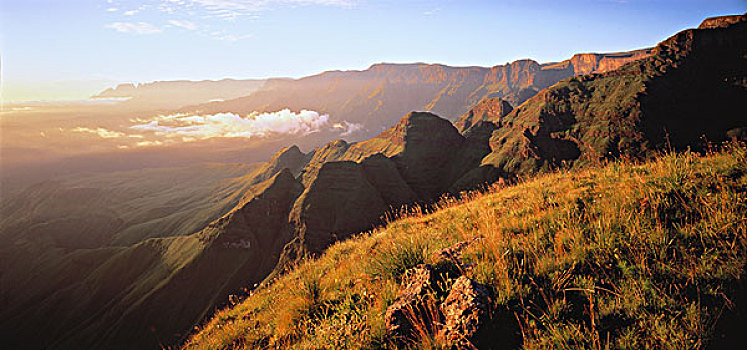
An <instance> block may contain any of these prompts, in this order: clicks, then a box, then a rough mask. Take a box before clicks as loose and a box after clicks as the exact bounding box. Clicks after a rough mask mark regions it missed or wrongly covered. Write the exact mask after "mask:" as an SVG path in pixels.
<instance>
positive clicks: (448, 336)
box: [185, 145, 747, 349]
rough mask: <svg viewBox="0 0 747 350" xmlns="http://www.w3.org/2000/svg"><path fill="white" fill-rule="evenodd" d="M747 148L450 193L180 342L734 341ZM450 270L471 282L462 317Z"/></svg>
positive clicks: (534, 345) (432, 345)
mask: <svg viewBox="0 0 747 350" xmlns="http://www.w3.org/2000/svg"><path fill="white" fill-rule="evenodd" d="M746 157H747V148H745V147H744V145H742V146H733V147H730V148H728V149H727V150H725V151H723V152H721V153H716V154H708V155H706V156H699V155H697V154H693V153H687V152H686V153H682V154H666V155H662V156H659V157H657V158H656V159H653V160H651V161H648V162H645V163H642V164H638V163H635V162H631V161H614V162H612V163H609V164H607V165H606V166H604V167H602V168H599V169H589V170H584V171H560V172H556V173H553V174H549V175H545V176H542V177H539V178H536V179H534V180H530V181H527V182H524V183H520V184H517V185H515V186H509V187H500V186H499V187H493V188H492V189H491V190H490V191H488V192H486V193H474V194H470V195H467V196H466V197H465V198H464V199H462V200H454V199H448V198H447V199H444V200H443V201H442V202H441V204H440V205H439V209H438V210H437V211H436V212H434V213H432V214H421V213H409V214H407V215H405V217H403V218H402V219H398V220H394V221H392V222H390V223H389V224H387V225H386V226H384V227H382V228H380V229H377V230H374V231H372V232H369V233H365V234H362V235H360V236H358V237H357V238H354V239H351V240H349V241H347V242H342V243H338V244H335V245H334V246H332V247H331V248H330V249H329V250H328V251H327V252H326V253H325V254H324V255H323V256H321V257H320V258H318V259H316V260H311V261H307V262H304V263H302V264H301V265H299V266H297V267H295V268H294V269H293V270H292V271H291V272H289V273H288V274H287V275H285V276H283V277H280V278H279V279H277V280H276V281H274V282H272V283H270V284H268V285H266V286H264V287H263V288H261V289H259V290H257V291H256V292H255V293H254V294H253V295H251V296H250V297H248V298H247V299H246V300H244V301H241V302H237V303H236V304H235V305H234V306H232V307H229V308H227V309H225V310H223V311H221V312H219V313H217V314H216V315H215V316H214V317H213V319H212V320H211V321H210V322H209V323H207V324H206V325H204V326H203V327H202V328H201V329H200V331H199V332H198V333H196V334H195V335H194V336H193V337H191V338H190V340H189V341H188V343H187V344H186V345H185V348H187V349H257V348H278V347H279V348H293V349H321V348H364V349H378V348H402V347H405V348H417V349H440V348H448V347H449V346H451V345H455V344H457V345H459V346H461V347H462V348H471V347H472V345H475V346H477V347H479V348H481V349H491V348H493V349H498V348H501V349H506V348H520V347H523V348H524V349H549V348H554V349H568V348H593V349H600V348H604V349H607V348H619V349H642V348H655V349H665V348H671V349H696V348H707V347H708V346H717V347H718V346H721V347H723V346H725V345H727V344H726V343H724V342H723V341H722V340H723V339H722V337H723V336H724V335H730V336H732V337H733V336H735V335H736V336H737V338H731V341H732V342H737V343H735V344H738V339H742V338H739V336H740V335H739V334H736V332H737V331H738V329H739V327H740V325H743V324H744V323H743V322H744V321H745V318H744V317H745V313H744V305H743V304H739V303H737V304H736V306H735V304H734V302H736V300H737V299H738V298H743V297H744V293H745V289H744V288H745V286H744V278H745V270H744V266H745V262H747V236H746V231H745V230H746V229H747V158H746ZM443 249H447V250H443ZM445 252H446V253H445ZM424 271H428V272H429V273H430V274H431V275H430V276H431V278H430V279H426V280H425V282H424V280H422V279H418V278H419V277H418V276H422V274H423V273H424ZM419 283H421V284H419ZM465 283H466V285H467V286H468V287H469V288H467V289H465V287H464V285H465ZM456 285H459V288H460V291H462V292H464V291H465V290H467V293H465V294H463V295H464V296H463V298H464V299H461V304H459V303H457V304H456V305H457V306H459V307H462V309H457V311H459V313H456V316H455V313H454V305H455V304H454V299H455V298H456V299H457V300H458V299H459V296H454V295H452V294H454V293H451V292H450V290H453V289H456V288H457V287H456ZM470 288H471V289H470ZM470 290H471V291H472V294H470V293H469V291H470ZM414 291H416V292H414ZM481 297H482V298H483V299H481ZM470 298H472V299H470ZM740 300H741V299H740ZM470 301H471V303H470ZM480 302H482V303H483V304H481V303H480ZM737 307H739V308H741V309H737ZM739 310H741V314H740V313H739ZM397 312H400V313H401V315H404V316H401V317H400V319H399V321H398V320H397V317H395V316H397ZM737 316H738V317H741V318H738V317H737ZM455 317H456V319H455ZM459 317H464V318H466V320H467V321H463V322H468V323H469V325H467V326H465V325H462V326H461V327H460V324H459V322H460V321H459V319H458V318H459ZM395 321H398V322H399V323H397V322H395ZM455 323H456V325H455ZM460 332H461V333H460ZM741 336H742V337H743V335H741Z"/></svg>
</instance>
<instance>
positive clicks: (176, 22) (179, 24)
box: [169, 19, 197, 30]
mask: <svg viewBox="0 0 747 350" xmlns="http://www.w3.org/2000/svg"><path fill="white" fill-rule="evenodd" d="M169 23H170V24H171V25H173V26H175V27H179V28H184V29H186V30H195V29H197V24H195V23H193V22H190V21H180V20H176V19H172V20H169Z"/></svg>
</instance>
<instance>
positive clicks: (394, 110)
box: [183, 49, 649, 138]
mask: <svg viewBox="0 0 747 350" xmlns="http://www.w3.org/2000/svg"><path fill="white" fill-rule="evenodd" d="M648 54H649V50H647V49H646V50H637V51H631V52H627V53H614V54H579V55H575V56H573V58H572V59H570V60H566V61H563V62H559V63H548V64H539V63H537V62H535V61H532V60H520V61H516V62H512V63H507V64H505V65H498V66H495V67H491V68H484V67H449V66H444V65H437V64H386V63H384V64H376V65H373V66H371V67H370V68H369V69H367V70H363V71H332V72H326V73H322V74H319V75H315V76H311V77H306V78H302V79H298V80H289V79H280V80H276V79H271V80H268V81H267V83H266V84H265V86H264V87H263V88H261V89H260V90H258V91H257V92H255V93H253V94H252V95H250V96H247V97H242V98H238V99H234V100H230V101H225V102H215V103H209V104H202V105H198V106H194V107H187V108H184V109H183V111H185V112H193V111H199V112H201V113H217V112H234V113H239V114H242V115H243V114H247V113H251V112H253V111H277V110H280V109H283V108H290V109H292V110H301V109H310V110H315V111H319V112H320V113H326V114H329V115H330V118H331V120H333V121H337V122H341V121H342V120H346V121H348V122H351V123H356V124H361V125H363V127H364V130H363V131H362V133H361V134H360V135H359V137H362V138H367V137H370V136H373V135H376V134H378V133H379V132H381V131H382V130H384V129H385V128H388V127H389V126H390V125H392V124H393V123H395V122H396V119H394V118H398V117H399V116H401V115H404V114H406V113H407V112H409V111H412V110H425V111H431V112H433V113H435V114H438V115H441V116H444V117H445V118H456V117H457V116H460V115H462V114H463V113H465V112H467V110H468V109H469V108H471V107H472V106H474V105H475V104H476V103H477V102H478V101H480V100H481V99H483V98H484V97H487V96H491V97H500V98H503V99H505V100H507V101H508V102H509V103H511V104H512V105H514V106H518V105H519V104H521V103H522V102H524V101H525V100H526V99H527V98H529V97H531V96H533V95H534V94H536V93H537V91H539V90H542V89H544V88H546V87H548V86H550V85H552V84H554V83H556V82H557V81H559V80H561V79H565V78H568V77H571V76H575V75H578V74H586V73H591V72H603V71H608V70H612V69H615V68H617V67H619V66H621V65H623V64H625V63H627V62H630V61H632V60H637V59H640V58H642V57H646V56H647V55H648Z"/></svg>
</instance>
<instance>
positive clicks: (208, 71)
mask: <svg viewBox="0 0 747 350" xmlns="http://www.w3.org/2000/svg"><path fill="white" fill-rule="evenodd" d="M745 11H747V0H708V1H707V0H678V1H672V0H566V1H545V0H523V1H522V0H494V1H473V0H460V1H457V0H400V1H395V0H67V1H64V0H0V55H1V58H2V88H3V99H4V100H5V101H12V100H24V99H54V98H65V99H71V98H85V97H86V96H87V95H90V94H91V93H93V92H95V91H98V90H100V89H102V88H103V87H106V86H109V85H112V84H115V83H118V82H147V81H154V80H174V79H190V80H202V79H221V78H266V77H278V76H283V77H301V76H305V75H310V74H315V73H318V72H321V71H325V70H331V69H365V68H366V67H368V66H369V65H371V64H372V63H376V62H430V63H444V64H449V65H460V66H463V65H481V66H492V65H496V64H502V63H505V62H508V61H513V60H516V59H520V58H533V59H535V60H538V61H540V62H547V61H557V60H562V59H565V58H568V57H570V56H571V55H572V54H574V53H577V52H607V51H619V50H630V49H636V48H641V47H647V46H652V45H655V44H656V43H657V42H659V41H660V40H662V39H664V38H666V37H667V36H669V35H671V34H674V33H676V32H677V31H679V30H681V29H685V28H688V27H694V26H697V25H698V23H699V22H700V21H701V20H702V19H703V18H705V17H708V16H716V15H724V14H735V13H743V12H745Z"/></svg>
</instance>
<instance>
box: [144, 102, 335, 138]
mask: <svg viewBox="0 0 747 350" xmlns="http://www.w3.org/2000/svg"><path fill="white" fill-rule="evenodd" d="M328 123H329V116H328V115H326V114H324V115H320V114H319V113H318V112H314V111H308V110H302V111H301V112H299V113H295V112H292V111H290V110H288V109H284V110H281V111H278V112H274V113H257V112H254V113H251V114H249V115H248V116H246V117H241V116H239V115H238V114H234V113H218V114H213V115H190V114H173V115H167V116H159V117H157V118H155V119H153V120H151V121H149V122H147V123H142V124H137V125H133V126H131V127H130V129H132V130H136V131H138V132H151V133H154V134H155V135H156V136H163V137H167V138H172V137H181V138H193V139H208V138H213V137H244V138H252V137H266V136H270V135H273V134H300V135H306V134H310V133H314V132H318V131H321V130H322V129H323V128H324V127H325V126H326V125H327V124H328Z"/></svg>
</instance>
